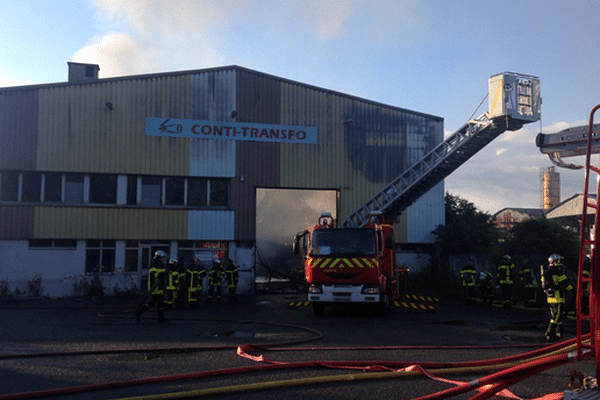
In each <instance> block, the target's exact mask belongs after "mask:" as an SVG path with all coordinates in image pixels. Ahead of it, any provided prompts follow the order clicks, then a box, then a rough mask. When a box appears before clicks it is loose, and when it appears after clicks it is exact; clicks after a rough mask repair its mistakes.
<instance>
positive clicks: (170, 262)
mask: <svg viewBox="0 0 600 400" xmlns="http://www.w3.org/2000/svg"><path fill="white" fill-rule="evenodd" d="M169 264H171V265H177V260H176V259H174V258H171V259H170V260H169Z"/></svg>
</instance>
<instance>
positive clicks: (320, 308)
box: [312, 303, 325, 315]
mask: <svg viewBox="0 0 600 400" xmlns="http://www.w3.org/2000/svg"><path fill="white" fill-rule="evenodd" d="M312 306H313V311H314V313H315V315H323V312H325V304H323V303H312Z"/></svg>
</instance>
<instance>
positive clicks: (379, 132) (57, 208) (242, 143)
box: [0, 63, 444, 297]
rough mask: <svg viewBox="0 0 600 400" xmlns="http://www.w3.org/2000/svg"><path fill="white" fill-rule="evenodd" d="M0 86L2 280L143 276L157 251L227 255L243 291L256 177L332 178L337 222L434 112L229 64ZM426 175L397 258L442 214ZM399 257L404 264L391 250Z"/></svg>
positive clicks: (423, 239) (310, 182)
mask: <svg viewBox="0 0 600 400" xmlns="http://www.w3.org/2000/svg"><path fill="white" fill-rule="evenodd" d="M99 69H100V67H99V66H98V65H94V64H80V63H68V81H67V82H61V83H53V84H41V85H30V86H20V87H9V88H0V291H4V292H6V293H13V292H15V291H18V292H20V293H26V292H27V291H28V290H30V284H31V282H32V281H34V282H41V286H42V290H41V291H42V294H44V295H48V296H60V297H62V296H71V295H76V294H77V292H78V290H79V289H80V288H81V286H82V285H83V284H85V282H89V281H90V279H91V278H92V277H95V276H98V277H100V279H101V280H102V282H103V285H104V286H105V287H106V289H107V292H108V293H109V294H110V293H111V292H112V291H113V290H118V291H128V290H134V289H135V288H137V289H138V290H139V288H140V287H141V288H143V287H144V285H145V282H146V276H147V268H148V264H149V261H150V259H151V257H152V254H153V253H154V252H155V251H157V250H163V251H165V252H167V253H168V254H169V255H170V257H172V258H176V259H179V260H181V261H182V262H184V263H186V264H187V263H188V262H190V261H191V260H192V258H193V257H194V256H199V257H201V258H202V259H204V260H206V261H207V262H209V261H210V260H212V259H214V258H217V257H228V258H230V259H232V260H233V262H234V263H235V264H237V265H238V266H239V268H240V283H239V286H238V291H239V292H240V293H252V292H253V290H254V278H255V253H256V230H257V226H256V191H257V189H259V188H261V189H262V188H266V189H269V188H273V189H285V188H290V189H306V190H331V191H335V192H336V193H337V199H338V200H337V202H338V204H337V210H336V211H337V216H338V219H343V218H344V217H345V216H347V215H348V214H349V213H351V212H352V211H354V209H356V208H357V207H359V206H360V205H361V204H362V203H363V202H364V201H365V200H366V199H368V198H369V197H370V196H372V195H373V194H374V193H376V192H377V191H378V190H380V189H381V187H383V186H384V185H385V184H387V183H388V182H390V181H391V180H393V179H394V178H396V177H397V176H398V175H399V174H401V173H402V172H403V171H404V170H406V169H407V168H409V167H410V166H411V165H412V164H413V163H414V162H416V161H417V160H419V159H420V158H421V157H422V156H423V155H424V154H425V153H426V152H428V151H429V150H430V149H431V148H433V147H434V146H435V145H437V144H439V143H440V142H441V141H442V139H443V119H442V118H441V117H437V116H433V115H428V114H424V113H420V112H415V111H410V110H407V109H403V108H398V107H393V106H389V105H386V104H381V103H377V102H375V101H371V100H366V99H362V98H358V97H355V96H350V95H347V94H343V93H339V92H335V91H331V90H326V89H323V88H319V87H315V86H311V85H307V84H303V83H299V82H294V81H290V80H287V79H283V78H279V77H275V76H272V75H268V74H265V73H261V72H257V71H253V70H250V69H247V68H243V67H239V66H227V67H220V68H211V69H201V70H193V71H178V72H169V73H156V74H147V75H137V76H124V77H117V78H106V79H101V78H99V76H98V74H99ZM443 198H444V189H443V183H440V184H438V185H437V186H435V187H434V188H433V189H432V190H430V191H429V192H428V193H427V194H426V195H424V196H422V197H421V198H420V199H419V200H418V201H417V202H415V203H414V204H413V205H412V206H410V207H409V208H408V209H407V210H406V211H405V212H404V213H403V214H402V216H401V217H400V218H399V219H398V220H397V222H396V226H395V231H396V238H395V239H396V242H397V243H398V244H400V243H402V244H403V249H404V250H403V251H400V252H399V253H398V254H399V257H402V255H403V254H404V255H406V256H407V257H409V258H410V254H409V253H410V251H411V250H410V249H411V247H413V246H414V247H415V248H417V247H419V248H422V247H423V246H427V245H428V244H431V243H433V241H434V237H433V236H432V234H431V232H432V231H433V230H434V229H435V227H436V226H437V225H439V224H443V223H444V206H443V204H444V199H443ZM400 263H402V261H400Z"/></svg>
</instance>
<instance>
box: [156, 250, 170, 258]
mask: <svg viewBox="0 0 600 400" xmlns="http://www.w3.org/2000/svg"><path fill="white" fill-rule="evenodd" d="M154 257H167V253H165V252H164V251H162V250H158V251H157V252H156V253H154Z"/></svg>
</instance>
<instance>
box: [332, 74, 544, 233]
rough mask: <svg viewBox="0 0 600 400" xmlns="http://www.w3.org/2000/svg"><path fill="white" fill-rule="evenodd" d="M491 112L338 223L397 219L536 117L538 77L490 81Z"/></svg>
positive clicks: (503, 76)
mask: <svg viewBox="0 0 600 400" xmlns="http://www.w3.org/2000/svg"><path fill="white" fill-rule="evenodd" d="M487 97H488V106H489V110H488V111H486V112H484V113H483V114H482V115H480V116H479V117H477V118H472V119H470V120H469V121H468V122H467V123H465V124H464V125H463V126H461V127H460V128H459V129H458V130H457V131H456V132H454V133H453V134H451V135H450V136H449V137H448V138H446V139H445V140H444V141H443V142H442V143H440V144H439V145H438V146H436V147H435V148H434V149H433V150H431V151H430V152H429V153H427V154H426V155H425V156H424V157H423V158H421V159H420V160H419V161H418V162H416V163H415V164H414V165H413V166H411V167H410V168H408V169H407V170H406V171H404V172H403V173H402V174H401V175H400V176H398V177H397V178H396V179H394V180H393V181H392V182H391V183H390V184H388V185H387V186H386V187H384V188H383V189H382V190H381V191H379V192H378V193H377V194H375V195H374V196H373V197H371V198H370V199H369V200H368V201H367V202H366V203H364V204H363V205H362V206H360V207H359V208H358V209H357V210H356V211H354V212H353V213H351V214H350V215H348V217H347V218H346V219H345V220H344V221H343V222H342V224H341V226H343V227H353V228H358V227H362V226H364V225H365V224H367V223H368V222H369V216H370V215H371V214H372V213H373V212H381V213H383V215H384V216H385V218H386V219H389V220H395V219H396V218H397V217H398V216H399V215H400V214H401V213H402V212H403V211H404V210H405V209H406V208H407V207H409V206H410V205H411V204H413V203H414V202H415V201H416V200H417V199H418V198H419V197H421V196H422V195H424V194H425V193H427V191H429V190H430V189H431V188H433V187H434V186H435V185H437V184H438V183H440V182H441V181H443V180H444V178H446V177H447V176H448V175H450V174H451V173H452V172H453V171H455V170H456V169H457V168H458V167H460V166H461V165H462V164H463V163H464V162H466V161H467V160H468V159H469V158H471V157H472V156H473V155H475V154H476V153H477V152H478V151H479V150H481V149H482V148H483V147H485V146H486V145H487V144H488V143H490V142H491V141H492V140H494V139H495V138H496V137H498V136H499V135H500V134H502V133H503V132H505V131H507V130H509V131H514V130H518V129H521V127H522V126H523V125H524V124H527V123H530V122H535V121H539V119H540V116H541V97H540V81H539V78H537V77H535V76H531V75H524V74H518V73H513V72H504V73H501V74H497V75H493V76H491V77H490V78H489V80H488V94H487Z"/></svg>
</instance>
